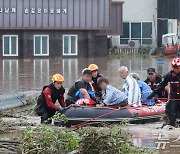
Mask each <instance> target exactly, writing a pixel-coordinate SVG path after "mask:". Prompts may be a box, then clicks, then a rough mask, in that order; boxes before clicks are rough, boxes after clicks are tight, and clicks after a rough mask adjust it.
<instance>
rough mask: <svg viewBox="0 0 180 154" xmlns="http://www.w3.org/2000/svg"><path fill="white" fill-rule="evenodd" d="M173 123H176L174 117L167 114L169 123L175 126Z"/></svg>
mask: <svg viewBox="0 0 180 154" xmlns="http://www.w3.org/2000/svg"><path fill="white" fill-rule="evenodd" d="M175 124H176V118H175V117H173V116H169V125H171V126H174V127H175Z"/></svg>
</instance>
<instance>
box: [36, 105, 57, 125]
mask: <svg viewBox="0 0 180 154" xmlns="http://www.w3.org/2000/svg"><path fill="white" fill-rule="evenodd" d="M36 112H37V114H38V115H39V116H41V123H44V122H45V121H46V120H48V119H49V118H51V117H52V116H53V115H55V113H56V110H53V109H51V108H49V107H48V106H40V107H37V108H36ZM51 121H52V120H50V121H48V122H49V123H51Z"/></svg>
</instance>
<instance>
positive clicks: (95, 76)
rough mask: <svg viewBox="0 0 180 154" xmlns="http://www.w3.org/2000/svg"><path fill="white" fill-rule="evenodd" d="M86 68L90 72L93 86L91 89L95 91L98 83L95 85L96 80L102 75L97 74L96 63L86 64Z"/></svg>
mask: <svg viewBox="0 0 180 154" xmlns="http://www.w3.org/2000/svg"><path fill="white" fill-rule="evenodd" d="M88 69H89V70H90V71H91V72H92V86H93V90H94V91H97V90H98V85H97V80H98V79H99V78H100V77H102V75H101V74H99V72H98V70H99V68H98V66H97V65H96V64H90V65H89V66H88Z"/></svg>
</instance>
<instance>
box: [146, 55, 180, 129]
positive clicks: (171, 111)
mask: <svg viewBox="0 0 180 154" xmlns="http://www.w3.org/2000/svg"><path fill="white" fill-rule="evenodd" d="M171 67H172V70H171V71H169V72H168V73H167V74H166V75H165V76H164V79H163V81H162V82H161V83H160V84H159V85H158V86H157V87H156V89H155V90H154V91H153V92H152V93H151V94H150V95H149V96H148V98H147V99H151V98H153V97H154V96H155V95H156V94H158V92H160V91H162V90H163V89H164V88H165V87H166V86H167V84H168V83H170V95H169V101H168V103H167V105H166V110H165V113H166V115H167V117H168V119H169V125H171V126H175V122H176V118H177V116H178V113H179V112H180V58H174V59H173V60H172V63H171Z"/></svg>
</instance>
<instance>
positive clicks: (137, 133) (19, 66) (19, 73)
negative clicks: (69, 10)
mask: <svg viewBox="0 0 180 154" xmlns="http://www.w3.org/2000/svg"><path fill="white" fill-rule="evenodd" d="M172 58H173V57H168V58H167V57H166V58H162V57H151V56H148V55H147V56H146V57H142V56H139V55H137V56H135V55H129V56H128V55H122V56H118V57H115V56H110V57H108V58H93V59H87V58H63V59H62V58H54V59H3V60H1V61H0V73H1V76H0V84H1V86H0V95H3V94H9V93H14V92H19V91H23V92H26V91H41V89H42V87H43V86H44V85H46V84H48V83H50V82H51V76H52V75H53V74H55V73H62V74H63V75H64V78H65V82H64V87H65V88H66V89H68V88H69V87H70V86H71V85H72V84H73V83H74V82H75V81H76V80H77V79H78V78H79V77H80V76H81V71H82V69H84V68H85V67H87V66H88V65H89V64H90V63H95V64H97V65H98V66H99V68H100V72H101V73H102V74H103V75H105V76H107V77H108V78H109V81H110V84H112V85H113V86H115V87H117V88H119V89H121V87H122V84H123V80H122V79H120V78H119V76H118V72H117V70H118V68H119V67H120V66H121V65H125V66H127V67H128V68H129V70H130V72H136V73H138V74H139V75H140V77H141V80H145V79H146V69H147V68H149V67H154V68H156V70H157V72H158V73H159V74H161V75H163V74H165V73H166V72H167V71H168V70H170V68H171V65H170V63H171V60H172ZM14 110H16V109H14ZM24 118H27V116H24ZM33 118H34V120H35V122H37V123H39V122H40V118H39V117H31V118H28V119H29V120H30V122H32V121H33ZM10 119H12V118H10ZM10 119H8V118H6V121H9V120H10ZM12 120H13V119H12ZM25 121H27V120H25ZM161 126H162V122H156V123H151V124H144V125H129V126H128V128H129V131H130V133H131V134H132V142H133V144H134V145H135V146H138V147H151V148H155V149H157V146H158V144H159V142H167V144H166V145H165V147H164V149H163V147H162V145H161V146H160V147H159V150H160V153H180V139H178V137H179V138H180V134H179V132H180V131H179V128H178V129H176V130H171V131H166V130H162V129H157V128H159V127H161ZM1 137H2V136H1ZM4 137H5V136H4ZM164 139H165V140H164ZM167 139H168V140H167ZM175 140H177V142H174V141H175ZM170 144H171V145H173V144H174V145H175V144H176V145H175V146H177V147H170ZM178 146H179V147H178Z"/></svg>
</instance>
